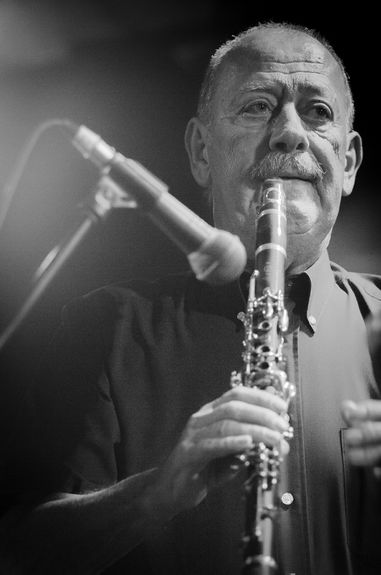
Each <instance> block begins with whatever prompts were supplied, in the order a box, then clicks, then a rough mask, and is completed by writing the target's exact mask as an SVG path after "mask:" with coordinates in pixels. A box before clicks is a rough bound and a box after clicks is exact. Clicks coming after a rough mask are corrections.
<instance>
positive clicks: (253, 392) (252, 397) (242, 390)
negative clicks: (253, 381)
mask: <svg viewBox="0 0 381 575" xmlns="http://www.w3.org/2000/svg"><path fill="white" fill-rule="evenodd" d="M229 401H243V402H245V403H250V404H252V405H260V406H261V407H267V408H268V409H271V410H272V411H275V412H276V413H279V414H281V413H285V412H286V411H287V403H286V402H285V401H284V399H282V398H281V397H279V396H278V395H275V393H271V392H269V391H266V390H264V389H258V388H256V387H245V386H244V385H237V387H233V388H232V389H230V390H229V391H227V392H226V393H224V394H223V395H221V397H219V398H218V399H216V400H215V401H213V402H212V405H213V407H217V406H219V405H221V404H223V403H226V402H229Z"/></svg>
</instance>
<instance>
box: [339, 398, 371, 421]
mask: <svg viewBox="0 0 381 575" xmlns="http://www.w3.org/2000/svg"><path fill="white" fill-rule="evenodd" d="M343 415H344V417H345V418H346V419H353V418H356V417H358V418H361V417H364V416H365V415H366V408H365V406H363V405H358V404H357V403H355V402H354V401H351V400H348V401H346V402H345V403H344V405H343Z"/></svg>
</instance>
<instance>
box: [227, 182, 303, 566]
mask: <svg viewBox="0 0 381 575" xmlns="http://www.w3.org/2000/svg"><path fill="white" fill-rule="evenodd" d="M286 225H287V221H286V211H285V198H284V190H283V182H282V180H277V179H269V180H266V181H265V182H264V184H263V186H262V192H261V199H260V203H259V209H258V215H257V233H256V248H255V269H254V272H253V274H252V276H251V278H250V285H249V295H248V301H247V308H246V313H244V312H242V314H241V317H240V319H242V321H243V323H244V327H245V339H244V342H243V346H244V350H243V353H242V358H243V366H242V369H241V371H240V372H233V373H232V375H231V385H232V386H236V385H245V386H249V387H258V388H260V389H266V390H267V391H270V392H272V393H275V394H277V395H279V396H280V397H282V398H283V399H284V400H285V401H286V402H287V404H288V403H289V402H290V400H291V399H292V397H293V396H294V394H295V387H294V385H292V384H290V383H289V382H288V380H287V372H286V363H285V359H284V356H283V342H284V333H285V332H286V330H287V327H288V315H287V311H286V309H285V307H284V284H285V263H286V255H287V253H286V238H287V234H286V232H287V230H286ZM285 417H288V415H287V414H285ZM284 435H285V437H286V438H287V439H289V438H291V437H292V435H293V430H292V428H291V427H290V428H289V431H288V432H287V433H286V434H284ZM240 460H241V462H242V463H243V464H244V466H245V468H246V473H247V478H246V481H245V484H244V497H245V507H246V517H245V532H244V535H243V540H242V543H243V567H242V575H275V574H277V575H278V574H279V570H278V566H277V563H276V561H275V559H274V557H273V546H274V526H275V523H276V519H277V514H278V492H277V491H278V483H279V477H280V471H281V462H282V456H281V454H280V452H279V450H278V449H277V448H274V447H267V446H266V445H265V444H264V443H258V444H256V445H255V446H254V447H253V448H252V449H251V450H250V451H248V452H246V453H244V454H242V455H241V456H240Z"/></svg>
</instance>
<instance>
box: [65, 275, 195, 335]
mask: <svg viewBox="0 0 381 575" xmlns="http://www.w3.org/2000/svg"><path fill="white" fill-rule="evenodd" d="M192 283H194V282H193V277H192V274H190V273H181V274H172V275H168V276H165V277H161V278H157V279H153V280H145V279H134V280H129V281H124V282H118V283H113V284H109V285H105V286H102V287H100V288H97V289H95V290H93V291H91V292H89V293H87V294H85V295H83V296H80V297H78V298H75V299H73V300H71V301H70V302H68V303H67V304H66V305H65V307H64V309H63V320H64V321H68V322H70V323H71V322H73V321H74V322H75V323H78V322H81V323H82V322H85V323H86V324H87V325H90V326H91V325H92V324H94V322H96V323H98V324H99V322H101V323H103V324H104V323H105V322H106V323H107V322H110V321H111V322H114V321H115V320H118V318H119V319H120V318H122V317H126V316H128V315H131V314H132V313H134V312H138V311H140V312H144V310H150V309H152V307H153V306H157V305H166V304H167V305H169V303H170V304H171V305H172V306H178V305H180V304H181V302H182V301H183V300H184V298H185V296H186V294H187V292H188V291H189V290H191V286H192Z"/></svg>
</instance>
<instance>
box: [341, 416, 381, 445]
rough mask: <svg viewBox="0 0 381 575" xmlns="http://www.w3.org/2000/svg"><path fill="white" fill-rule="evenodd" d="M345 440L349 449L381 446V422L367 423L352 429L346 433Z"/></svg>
mask: <svg viewBox="0 0 381 575" xmlns="http://www.w3.org/2000/svg"><path fill="white" fill-rule="evenodd" d="M345 440H346V444H347V445H348V446H349V447H367V446H372V445H377V444H379V445H381V422H379V421H367V422H365V423H360V424H359V426H357V427H351V428H350V429H348V430H347V431H346V433H345Z"/></svg>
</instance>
